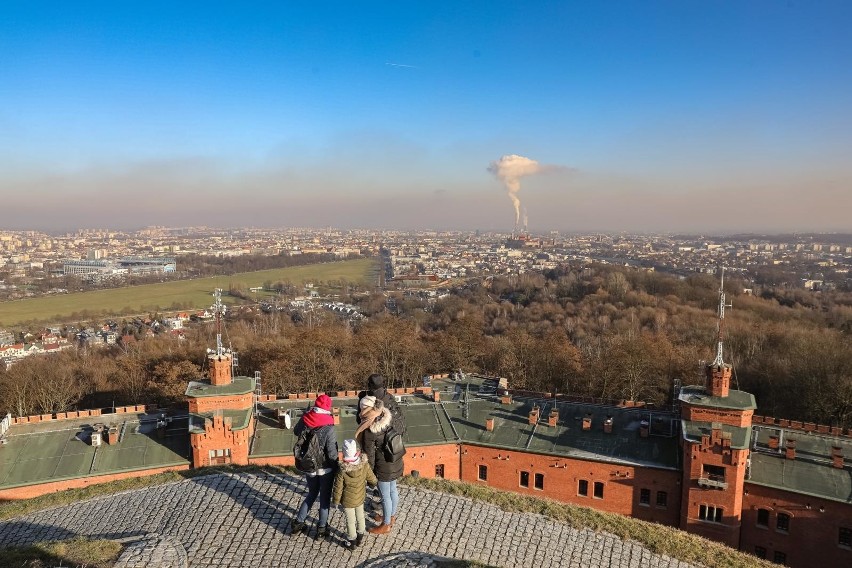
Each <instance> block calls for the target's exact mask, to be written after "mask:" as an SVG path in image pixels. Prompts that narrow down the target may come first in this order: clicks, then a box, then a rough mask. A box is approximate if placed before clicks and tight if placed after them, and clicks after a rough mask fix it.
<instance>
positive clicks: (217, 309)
mask: <svg viewBox="0 0 852 568" xmlns="http://www.w3.org/2000/svg"><path fill="white" fill-rule="evenodd" d="M212 309H213V313H214V314H216V356H217V357H221V356H222V355H224V354H225V348H224V347H223V346H222V316H223V315H224V314H225V304H223V303H222V289H221V288H216V289H215V290H214V291H213V306H212Z"/></svg>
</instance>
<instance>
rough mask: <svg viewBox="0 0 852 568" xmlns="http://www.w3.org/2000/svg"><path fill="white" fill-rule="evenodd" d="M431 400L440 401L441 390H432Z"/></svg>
mask: <svg viewBox="0 0 852 568" xmlns="http://www.w3.org/2000/svg"><path fill="white" fill-rule="evenodd" d="M432 400H434V401H435V402H441V391H438V390H436V391H432Z"/></svg>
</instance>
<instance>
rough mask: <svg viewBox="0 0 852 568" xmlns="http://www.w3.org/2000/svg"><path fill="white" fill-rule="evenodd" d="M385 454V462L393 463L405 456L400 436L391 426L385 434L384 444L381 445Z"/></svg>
mask: <svg viewBox="0 0 852 568" xmlns="http://www.w3.org/2000/svg"><path fill="white" fill-rule="evenodd" d="M382 451H383V452H384V453H385V461H388V462H395V461H397V460H398V459H400V458H402V456H404V455H405V444H403V442H402V434H400V433H399V432H397V431H396V430H394V428H393V426H391V427H390V428H388V429H387V432H385V443H384V444H382Z"/></svg>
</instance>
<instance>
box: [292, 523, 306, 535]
mask: <svg viewBox="0 0 852 568" xmlns="http://www.w3.org/2000/svg"><path fill="white" fill-rule="evenodd" d="M305 526H306V525H305V523H300V522H299V521H297V520H296V519H293V525H292V528H291V529H290V534H291V535H294V536H295V535H297V534H302V533H303V532H304V531H305Z"/></svg>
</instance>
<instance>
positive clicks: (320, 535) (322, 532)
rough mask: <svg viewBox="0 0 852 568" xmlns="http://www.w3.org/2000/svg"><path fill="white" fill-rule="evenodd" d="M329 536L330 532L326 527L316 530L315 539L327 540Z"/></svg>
mask: <svg viewBox="0 0 852 568" xmlns="http://www.w3.org/2000/svg"><path fill="white" fill-rule="evenodd" d="M329 534H330V531H329V530H328V525H325V526H324V527H319V528H318V529H317V538H328V535H329Z"/></svg>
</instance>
